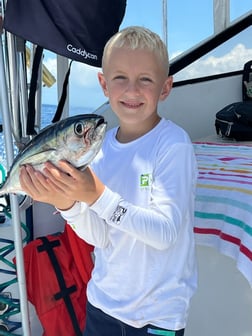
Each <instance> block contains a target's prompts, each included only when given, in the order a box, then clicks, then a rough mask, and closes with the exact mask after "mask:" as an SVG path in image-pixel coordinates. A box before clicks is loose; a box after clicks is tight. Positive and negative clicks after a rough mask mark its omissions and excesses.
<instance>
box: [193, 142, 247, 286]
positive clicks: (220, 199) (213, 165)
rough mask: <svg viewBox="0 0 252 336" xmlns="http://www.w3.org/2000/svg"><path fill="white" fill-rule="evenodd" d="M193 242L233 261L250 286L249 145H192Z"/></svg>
mask: <svg viewBox="0 0 252 336" xmlns="http://www.w3.org/2000/svg"><path fill="white" fill-rule="evenodd" d="M194 149H195V154H196V157H197V161H198V168H199V176H198V182H197V190H196V204H195V225H194V232H195V237H196V243H197V244H200V245H207V246H211V247H215V248H216V249H217V250H218V251H219V252H221V253H223V254H224V255H227V256H229V257H231V258H233V259H234V260H235V261H236V265H237V268H238V269H239V270H240V272H241V273H242V274H243V275H244V276H245V278H246V279H247V280H248V282H249V284H250V285H251V287H252V145H251V146H249V145H246V146H245V145H242V146H241V145H238V144H237V145H233V144H232V145H229V144H209V143H194Z"/></svg>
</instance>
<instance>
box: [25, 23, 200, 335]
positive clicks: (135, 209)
mask: <svg viewBox="0 0 252 336" xmlns="http://www.w3.org/2000/svg"><path fill="white" fill-rule="evenodd" d="M102 69H103V73H99V75H98V78H99V82H100V84H101V87H102V89H103V91H104V94H105V96H106V97H108V98H109V101H110V105H111V108H112V110H113V112H114V113H115V114H116V115H117V117H118V119H119V127H117V128H114V129H112V130H110V131H108V132H107V135H106V138H105V140H104V143H103V146H102V150H101V151H100V152H99V154H98V155H97V157H96V158H95V160H94V161H93V163H92V165H91V168H87V169H86V170H85V171H84V172H81V171H78V170H77V169H75V168H74V167H72V166H71V165H70V164H68V163H67V162H61V164H60V168H61V170H60V169H58V168H56V167H54V166H53V165H52V164H50V163H49V162H48V163H47V166H46V168H45V170H44V175H43V174H41V173H40V172H36V171H34V169H33V168H32V167H30V166H27V167H23V168H22V169H21V174H20V178H21V184H22V187H23V189H24V190H26V191H27V193H28V194H30V195H31V197H33V199H35V200H38V201H42V202H48V203H51V204H53V205H54V206H55V207H56V208H58V209H59V210H60V212H61V215H62V216H63V217H64V218H65V219H66V220H67V222H68V225H71V226H72V227H73V229H74V230H75V232H76V233H77V234H78V235H79V236H80V237H82V238H83V239H85V240H86V241H87V242H88V243H90V244H92V245H94V246H95V250H94V253H95V266H94V270H93V273H92V277H91V279H90V281H89V284H88V289H87V296H88V304H87V321H86V329H85V331H84V335H85V336H118V335H127V336H134V335H139V336H141V335H168V336H175V335H176V336H182V335H184V328H185V326H186V320H187V315H188V309H189V303H190V299H191V297H192V295H193V293H194V291H195V289H196V285H197V271H196V260H195V250H194V238H193V218H194V191H195V184H196V177H197V166H196V161H195V156H194V151H193V147H192V144H191V141H190V139H189V137H188V135H187V134H186V132H185V131H184V130H183V129H181V128H180V127H178V126H177V125H175V124H174V123H173V122H171V121H169V120H165V119H163V118H160V116H159V115H158V113H157V104H158V102H159V101H162V100H164V99H166V97H167V96H168V95H169V93H170V90H171V87H172V77H169V76H168V71H169V61H168V55H167V50H166V47H165V45H164V44H163V42H162V41H161V39H160V38H159V37H158V36H157V35H156V34H155V33H153V32H151V31H149V30H148V29H145V28H141V27H129V28H126V29H124V30H122V31H121V32H119V33H117V34H116V35H114V36H113V37H112V38H111V39H110V40H109V41H108V43H107V44H106V46H105V49H104V55H103V64H102Z"/></svg>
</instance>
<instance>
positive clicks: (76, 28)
mask: <svg viewBox="0 0 252 336" xmlns="http://www.w3.org/2000/svg"><path fill="white" fill-rule="evenodd" d="M125 9H126V0H8V1H7V6H6V11H5V17H4V28H5V29H6V30H7V31H9V32H11V33H13V34H14V35H17V36H19V37H21V38H23V39H25V40H27V41H30V42H32V43H34V44H37V45H40V46H42V47H43V48H45V49H48V50H51V51H53V52H55V53H56V54H59V55H62V56H65V57H67V58H70V59H73V60H76V61H79V62H83V63H86V64H89V65H92V66H97V67H100V66H101V58H102V53H103V48H104V45H105V43H106V42H107V40H108V39H109V38H110V37H111V36H112V35H113V34H114V33H116V32H117V31H118V29H119V26H120V24H121V21H122V19H123V16H124V13H125Z"/></svg>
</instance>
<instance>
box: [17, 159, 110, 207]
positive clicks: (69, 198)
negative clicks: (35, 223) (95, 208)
mask: <svg viewBox="0 0 252 336" xmlns="http://www.w3.org/2000/svg"><path fill="white" fill-rule="evenodd" d="M20 183H21V186H22V189H23V190H24V191H25V192H27V194H29V195H30V196H31V197H32V198H33V199H34V200H36V201H40V202H45V203H49V204H52V205H54V206H55V207H56V208H58V209H62V210H65V209H68V208H71V207H72V206H73V204H74V203H75V201H82V202H85V203H87V204H89V205H91V204H92V203H94V202H95V201H96V200H97V199H98V198H99V197H100V195H101V194H102V193H103V191H104V188H105V186H104V185H103V183H102V182H101V181H100V180H99V179H98V178H97V176H96V175H95V174H94V173H93V172H92V171H91V170H90V168H86V169H85V171H84V172H82V171H79V170H78V169H76V168H74V167H73V166H72V165H71V164H69V163H67V162H65V161H61V162H60V163H59V168H57V167H56V166H54V165H53V164H51V163H50V162H47V163H46V164H45V168H44V171H43V174H42V173H41V172H39V171H36V170H35V169H34V168H33V167H32V166H29V165H27V166H25V167H22V168H21V170H20Z"/></svg>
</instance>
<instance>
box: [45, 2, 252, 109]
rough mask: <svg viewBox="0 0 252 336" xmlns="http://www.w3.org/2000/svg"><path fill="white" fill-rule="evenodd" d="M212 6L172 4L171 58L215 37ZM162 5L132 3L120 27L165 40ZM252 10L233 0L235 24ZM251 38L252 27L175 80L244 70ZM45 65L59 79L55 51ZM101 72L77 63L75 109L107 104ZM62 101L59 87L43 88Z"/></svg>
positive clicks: (251, 52)
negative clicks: (142, 29)
mask: <svg viewBox="0 0 252 336" xmlns="http://www.w3.org/2000/svg"><path fill="white" fill-rule="evenodd" d="M212 2H213V1H212V0H180V1H177V0H167V48H168V52H169V57H170V59H171V60H172V59H173V58H174V57H176V56H177V55H179V54H180V53H182V52H184V51H186V50H187V49H189V48H191V47H192V46H193V45H195V44H197V43H200V42H201V41H203V40H204V39H206V38H208V37H209V36H211V35H212V34H213V33H214V31H213V30H214V28H213V8H212V6H213V5H212ZM162 3H163V1H162V0H137V1H136V0H127V6H126V12H125V16H124V18H123V21H122V23H121V26H120V28H124V27H126V26H129V25H140V26H145V27H147V28H150V29H151V30H153V31H155V32H156V33H158V34H159V35H160V36H161V38H163V39H164V30H163V22H162V18H163V14H162ZM249 10H252V3H251V0H230V21H231V22H232V21H233V20H234V19H237V18H238V17H240V16H241V15H243V14H244V13H246V12H247V11H249ZM251 35H252V32H251V28H250V30H249V31H247V32H244V33H243V34H241V35H239V36H238V37H236V38H234V39H232V40H231V41H230V42H229V44H228V45H223V46H222V47H221V48H218V50H216V52H215V54H214V55H206V56H205V57H204V58H202V59H200V60H199V61H197V62H195V63H194V64H193V65H192V66H191V67H190V68H188V69H185V70H183V71H181V72H180V73H178V74H177V75H175V77H174V80H175V81H176V80H180V79H186V78H188V77H191V76H194V77H199V76H202V75H204V76H206V75H209V74H213V73H214V72H216V71H217V72H218V71H223V72H226V71H234V70H240V69H242V66H243V64H244V63H245V62H246V61H247V60H248V59H252V44H251ZM248 36H249V37H248ZM248 42H250V45H248ZM227 60H228V62H227ZM44 65H45V66H46V67H47V69H48V70H49V71H50V72H51V73H52V74H53V75H54V76H55V77H56V71H57V70H56V69H57V62H56V56H55V54H54V53H51V52H48V51H46V52H45V54H44ZM98 71H101V69H99V68H95V67H91V66H87V65H85V64H83V63H79V62H73V64H72V68H71V74H70V82H69V105H70V108H71V107H72V108H74V107H85V108H89V109H90V111H92V110H95V109H96V108H98V107H99V106H100V105H102V104H103V103H105V102H106V101H107V98H106V97H104V95H103V93H102V90H101V88H100V87H99V84H98V80H97V72H98ZM57 101H58V98H57V85H56V84H54V85H53V86H52V87H50V88H46V87H45V88H43V90H42V103H43V104H52V105H57Z"/></svg>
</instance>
